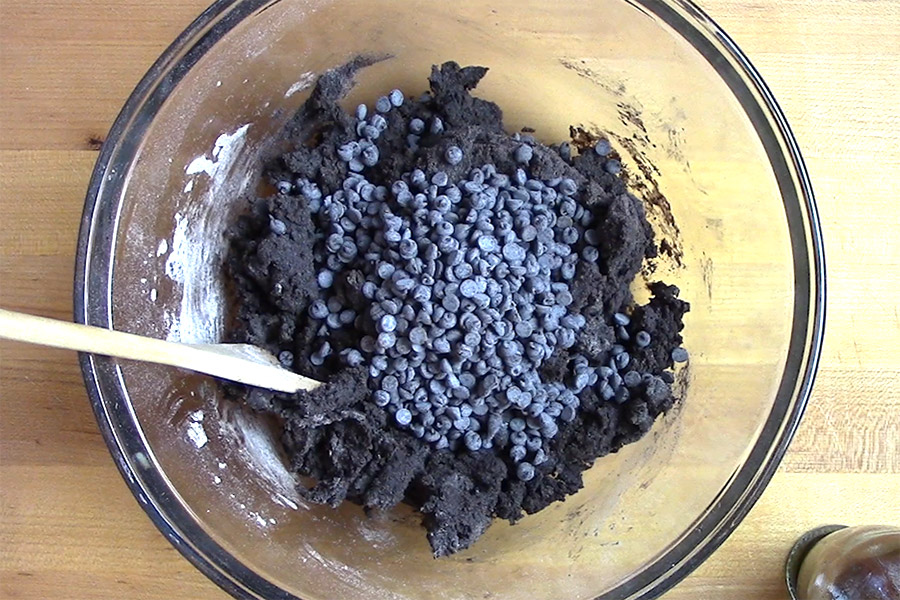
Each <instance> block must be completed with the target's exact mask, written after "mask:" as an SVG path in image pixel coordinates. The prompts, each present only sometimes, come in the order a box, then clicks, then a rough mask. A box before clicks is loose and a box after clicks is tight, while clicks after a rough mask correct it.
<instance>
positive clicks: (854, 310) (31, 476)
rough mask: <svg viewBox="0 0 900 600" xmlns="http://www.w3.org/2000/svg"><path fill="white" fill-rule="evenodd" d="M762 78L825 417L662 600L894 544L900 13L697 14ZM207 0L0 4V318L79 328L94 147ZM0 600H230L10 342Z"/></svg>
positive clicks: (791, 0)
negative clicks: (856, 543)
mask: <svg viewBox="0 0 900 600" xmlns="http://www.w3.org/2000/svg"><path fill="white" fill-rule="evenodd" d="M702 4H703V8H704V9H706V11H707V12H708V13H709V14H710V15H711V16H713V18H715V19H716V20H717V21H718V22H719V23H720V24H721V25H722V26H723V27H724V28H725V30H726V31H728V32H729V33H730V34H731V35H732V36H733V37H734V39H735V40H736V41H737V43H738V44H739V45H740V46H741V47H742V48H743V50H744V51H745V52H746V53H747V54H748V55H749V57H750V59H751V60H752V61H753V62H754V63H755V65H756V66H757V67H758V68H759V70H760V71H761V72H762V74H763V76H764V77H765V78H766V80H767V82H768V83H769V85H770V86H771V88H772V90H773V92H774V93H775V96H776V97H777V98H778V100H779V102H780V103H781V106H782V107H783V108H784V111H785V113H786V114H787V116H788V119H789V121H790V122H791V124H792V126H793V128H794V131H795V133H796V134H797V137H798V139H799V142H800V145H801V148H802V150H803V152H804V155H805V158H806V160H807V164H808V166H809V170H810V172H811V175H812V179H813V183H814V185H815V188H816V192H817V196H818V202H819V209H820V211H821V216H822V221H823V225H824V230H825V240H826V245H827V255H828V294H829V298H828V330H827V337H826V344H825V352H824V355H823V357H822V366H821V369H820V372H819V378H818V381H817V384H816V388H815V392H814V395H813V400H812V402H811V404H810V407H809V409H808V410H807V413H806V417H805V419H804V421H803V424H802V426H801V427H800V431H799V432H798V434H797V437H796V438H795V440H794V442H793V445H792V446H791V449H790V451H789V452H788V454H787V456H786V458H785V460H784V462H783V463H782V466H781V468H780V470H779V471H778V473H777V474H776V475H775V477H774V479H773V480H772V483H771V485H770V486H769V488H768V489H767V491H766V492H765V494H764V495H763V497H762V499H761V500H760V502H759V503H758V504H757V506H756V507H755V508H754V509H753V511H752V512H751V513H750V515H749V516H748V517H747V519H746V520H745V521H744V522H743V524H742V525H741V526H740V527H739V528H738V529H737V531H736V532H735V533H734V534H733V535H732V536H731V537H730V538H729V540H728V541H727V542H726V543H725V544H724V545H723V546H722V547H721V549H719V550H718V551H717V552H716V553H715V554H714V555H713V557H712V558H711V559H709V560H708V561H707V562H706V563H705V564H704V565H703V566H701V567H700V568H699V569H698V570H697V571H696V572H695V573H694V574H693V575H691V576H690V577H688V578H687V579H686V580H685V581H684V582H682V583H681V584H680V585H678V586H677V587H676V588H675V589H674V590H672V591H671V592H670V593H668V594H667V595H666V596H665V598H667V599H679V598H684V599H685V600H687V599H691V600H693V599H695V598H704V599H706V598H710V599H720V598H722V599H736V600H776V599H783V598H786V597H787V596H786V592H785V591H784V589H783V587H782V564H783V560H784V557H785V554H786V553H787V551H788V549H789V547H790V545H791V543H792V541H793V540H794V538H796V537H797V536H798V535H799V534H800V533H802V532H803V531H805V530H806V529H808V528H811V527H813V526H816V525H820V524H823V523H835V522H836V523H847V524H856V523H875V522H886V523H893V524H900V501H898V498H900V350H898V349H900V300H898V293H900V246H898V244H897V239H898V237H900V92H898V89H900V67H898V61H900V33H898V29H900V2H897V1H896V0H868V1H866V2H862V1H859V0H755V1H752V0H705V1H704V2H702ZM205 7H206V3H205V0H179V1H177V2H176V1H174V0H161V1H157V2H149V1H147V0H98V1H95V2H82V1H77V0H19V1H17V2H13V1H12V0H5V1H3V2H0V172H2V174H3V175H2V180H3V183H2V185H0V215H2V217H0V305H2V306H4V307H7V308H11V309H15V310H23V311H30V312H34V313H40V314H43V315H46V316H52V317H57V318H71V290H72V283H71V282H72V270H73V250H74V245H75V238H76V234H77V227H78V223H79V220H80V215H81V208H82V202H83V196H84V191H85V188H86V186H87V183H88V178H89V176H90V172H91V168H92V166H93V163H94V160H95V159H96V156H97V149H98V147H99V145H100V144H101V143H102V141H103V138H104V136H105V135H106V132H107V130H108V128H109V126H110V124H111V123H112V121H113V119H114V118H115V115H116V114H117V112H118V110H119V108H120V107H121V105H122V104H123V102H124V100H125V98H126V97H127V96H128V94H129V93H130V91H131V89H132V88H133V86H134V85H135V84H136V83H137V81H138V80H139V79H140V77H141V76H142V75H143V74H144V72H145V70H146V69H147V67H148V66H149V65H150V64H151V63H152V61H153V60H154V59H155V58H156V57H157V56H158V55H159V54H160V52H161V51H162V50H163V49H164V48H165V46H167V45H168V44H169V42H170V41H171V40H172V39H174V38H175V36H176V35H177V34H178V33H179V32H180V31H181V30H182V29H183V28H184V27H185V26H186V25H187V24H188V23H189V22H190V21H191V20H192V19H193V18H194V17H195V16H196V15H197V14H199V13H200V12H201V11H202V10H203V9H204V8H205ZM0 597H2V598H24V599H34V600H37V599H45V598H60V599H64V598H96V599H115V600H119V599H121V598H143V599H160V600H163V599H165V600H168V599H171V598H196V599H219V600H223V599H224V598H226V597H227V596H226V594H225V593H224V592H222V591H221V590H219V589H218V588H217V587H216V586H214V585H213V584H212V583H210V582H209V581H208V580H207V579H206V578H205V577H204V576H203V575H201V574H200V573H199V572H198V571H196V570H195V569H194V568H193V567H192V566H191V565H190V564H189V563H188V562H187V561H185V560H184V559H182V558H181V556H180V555H179V554H178V552H177V551H176V550H174V549H173V548H172V547H171V546H170V545H169V543H168V542H166V541H165V540H164V539H163V537H162V536H161V535H160V534H159V533H158V532H157V530H156V529H155V528H154V527H153V525H152V524H151V523H150V521H149V520H148V519H147V518H146V517H145V515H144V513H143V511H142V510H141V509H140V508H139V507H138V505H137V503H136V502H135V501H134V499H133V498H132V496H131V494H130V492H129V491H128V489H127V488H126V486H125V484H124V483H123V482H122V480H121V478H120V476H119V474H118V472H117V471H116V469H115V467H114V466H113V462H112V460H111V459H110V456H109V454H108V453H107V451H106V447H105V445H104V443H103V440H102V439H101V437H100V433H99V431H98V429H97V425H96V423H95V421H94V418H93V416H92V414H91V412H90V408H89V405H88V402H87V400H86V397H85V392H84V388H83V385H82V382H81V376H80V374H79V370H78V367H77V364H76V358H75V355H74V354H72V353H68V352H64V351H57V350H49V349H45V348H34V347H29V346H24V345H18V344H12V343H7V342H0Z"/></svg>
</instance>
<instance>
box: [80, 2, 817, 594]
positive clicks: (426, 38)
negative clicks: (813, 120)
mask: <svg viewBox="0 0 900 600" xmlns="http://www.w3.org/2000/svg"><path fill="white" fill-rule="evenodd" d="M647 4H648V5H649V4H651V3H647ZM219 10H221V11H222V12H221V14H219V15H218V16H215V17H214V18H209V19H207V22H206V24H205V26H204V27H203V28H198V29H196V30H195V31H194V33H193V37H192V38H191V39H190V40H188V43H187V44H186V45H185V46H183V47H182V48H181V49H180V50H179V52H178V53H176V54H174V55H172V56H171V57H170V59H171V61H170V64H171V65H174V64H176V63H181V65H182V69H181V70H180V71H179V70H178V69H173V68H169V67H168V66H166V65H163V67H164V71H163V75H164V77H163V79H162V80H161V83H154V85H153V86H150V87H148V88H146V89H145V90H144V92H145V94H144V96H143V97H141V98H137V99H136V100H133V101H134V102H140V104H136V105H135V107H136V110H135V114H137V115H141V114H144V115H153V114H155V116H153V118H152V120H148V119H147V118H143V119H142V118H140V117H139V116H138V117H135V118H132V119H131V120H130V121H128V122H125V123H123V124H122V126H123V127H124V129H123V136H122V139H123V140H128V142H127V143H126V142H123V143H122V144H119V146H118V147H116V148H114V149H113V150H112V154H111V155H110V157H109V158H110V163H109V164H110V165H116V164H118V165H120V171H119V172H116V167H115V166H113V167H111V169H112V170H111V171H109V168H110V167H108V170H107V171H106V172H105V174H107V176H108V179H106V180H104V181H103V182H102V183H101V187H100V189H99V192H98V198H99V200H98V207H100V208H101V209H102V210H99V211H98V212H99V213H102V214H100V216H97V215H96V214H95V216H94V223H93V225H92V229H91V232H92V237H91V240H90V241H89V242H88V244H89V246H90V247H89V250H88V254H89V256H88V258H87V262H88V267H89V268H88V271H89V276H90V281H89V285H88V289H87V290H86V291H85V303H86V305H87V306H88V307H91V306H93V307H95V309H94V310H93V312H91V311H88V312H89V314H93V315H94V317H92V318H94V319H97V320H103V321H106V322H111V323H112V324H113V326H114V327H116V328H118V329H122V330H127V331H132V332H136V333H141V334H145V335H151V336H155V337H161V338H168V339H170V340H181V341H185V342H203V341H217V340H219V339H221V336H222V331H223V324H224V323H225V318H226V315H227V310H228V309H227V303H226V301H225V298H224V294H223V285H222V283H223V282H222V274H221V268H220V265H221V260H222V257H223V255H224V252H225V242H224V239H223V232H224V230H225V228H226V226H227V225H228V223H229V222H230V221H231V220H232V219H233V218H234V217H235V215H237V214H239V213H240V212H241V211H242V210H244V208H245V204H244V202H242V201H241V200H240V198H241V195H242V194H243V193H244V192H252V191H253V190H254V189H255V188H256V185H257V183H258V174H259V171H260V169H261V162H262V161H263V160H264V157H266V156H267V155H268V154H269V153H270V152H271V148H270V147H269V145H268V140H269V139H270V137H271V136H272V135H273V134H274V133H275V132H277V131H278V130H279V129H280V127H281V126H282V125H283V124H284V122H285V120H286V119H287V118H288V117H289V116H290V115H291V113H292V112H293V111H294V110H295V109H296V108H297V107H298V106H299V105H300V104H301V103H302V102H303V101H304V99H305V98H306V97H307V95H308V93H309V90H310V86H311V84H312V83H313V82H314V80H315V77H316V76H317V75H318V74H320V73H322V72H323V71H324V70H325V69H328V68H330V67H334V66H337V65H339V64H342V63H343V62H345V61H347V60H348V59H349V58H351V57H352V56H354V55H356V54H359V53H385V54H390V55H391V56H392V58H391V59H390V60H387V61H385V62H382V63H380V64H378V65H375V66H373V67H371V68H369V69H367V70H365V71H364V72H362V73H361V74H360V75H359V78H358V79H359V84H358V86H357V87H356V88H355V89H354V90H353V92H352V93H351V95H350V97H349V98H348V99H347V106H352V105H355V103H357V102H369V103H371V102H372V101H373V100H374V98H376V97H377V96H378V95H380V94H382V93H384V91H386V90H389V89H392V88H394V87H398V88H400V89H403V90H405V91H406V92H407V93H409V94H414V93H419V92H421V91H424V89H425V86H426V77H427V74H428V73H429V71H430V68H431V65H432V64H435V63H441V62H443V61H446V60H455V61H457V62H459V63H461V64H479V65H485V66H488V67H490V72H489V74H488V76H487V77H486V79H485V80H484V82H483V85H482V86H480V87H479V88H478V90H477V92H476V95H478V96H480V97H483V98H486V99H490V100H492V101H494V102H496V103H498V104H499V105H500V106H501V108H503V110H504V113H505V122H506V125H507V128H508V129H509V130H511V131H512V130H518V129H520V128H521V127H523V126H531V127H534V128H535V129H536V130H537V133H536V136H537V137H538V138H539V139H540V140H542V141H544V142H547V143H552V142H556V141H560V140H563V139H566V138H567V137H568V133H569V126H570V125H575V126H582V127H584V128H585V129H588V130H590V131H594V132H604V133H606V134H607V135H609V136H610V137H611V138H612V139H613V143H614V146H615V147H616V149H617V150H618V151H619V152H621V154H622V155H623V157H624V163H625V166H626V169H627V170H628V172H629V176H630V177H631V180H632V183H633V189H634V191H635V193H636V194H637V195H638V196H640V197H641V198H643V199H644V200H645V204H646V206H647V208H648V212H649V214H650V217H651V221H652V222H653V224H654V227H655V229H656V231H657V235H658V237H659V240H664V241H665V244H666V245H667V246H669V248H670V251H669V252H668V253H664V255H663V256H662V257H661V258H660V259H659V260H657V261H655V262H654V263H653V265H651V266H649V268H648V273H646V274H645V277H647V278H648V279H649V280H655V279H662V280H664V281H667V282H670V283H675V284H677V285H678V286H679V287H680V288H681V290H682V297H683V298H685V299H686V300H688V301H689V302H691V305H692V311H691V313H690V314H689V315H688V317H687V320H686V327H685V332H684V337H685V340H686V341H685V346H686V347H687V348H688V349H689V350H690V352H691V357H692V358H691V361H690V364H689V367H687V369H686V370H685V371H683V372H682V373H681V376H682V380H683V381H684V382H686V383H687V384H688V385H687V390H686V393H685V396H684V401H683V402H682V403H680V404H679V405H678V406H677V407H676V409H674V410H673V411H672V412H671V413H670V414H668V415H667V416H666V417H665V418H662V419H661V420H660V422H658V423H657V424H656V426H655V427H654V429H653V430H652V432H651V433H650V434H649V435H648V436H647V437H645V438H644V439H643V440H641V441H640V442H638V443H636V444H633V445H631V446H628V447H626V448H624V449H623V450H622V451H620V452H619V453H617V454H615V455H612V456H609V457H606V458H603V459H602V460H599V461H597V463H596V465H595V466H594V467H593V468H592V469H591V470H590V471H589V472H587V473H586V474H585V488H584V489H583V490H582V491H581V492H580V493H578V494H577V495H575V496H573V497H571V498H569V499H568V500H567V501H566V502H564V503H558V504H555V505H553V506H551V507H549V508H548V509H546V510H544V511H542V512H541V513H539V514H536V515H532V516H528V517H526V518H524V519H523V520H522V521H521V522H520V523H519V524H517V525H515V526H510V525H509V524H506V523H501V522H497V523H496V524H495V525H493V526H492V527H491V528H490V530H489V531H488V532H487V534H486V535H485V536H484V537H483V538H482V539H481V540H480V541H479V542H478V543H477V544H476V545H475V546H474V547H473V548H471V549H470V550H468V551H465V552H462V553H460V554H458V555H455V556H453V557H450V558H445V559H441V560H434V559H432V558H431V556H430V554H429V550H428V545H427V542H426V540H425V537H424V531H423V530H422V529H421V528H420V526H419V525H418V520H417V518H416V515H415V513H413V512H412V511H411V510H410V509H408V508H402V507H401V508H398V509H396V510H394V511H392V512H390V513H388V514H385V515H381V516H378V517H375V518H367V517H366V516H365V515H364V514H363V512H362V510H361V509H359V508H358V507H356V506H352V505H344V506H342V507H340V508H338V509H336V510H333V509H330V508H327V507H322V506H314V505H309V504H307V503H305V502H304V501H302V500H301V499H300V498H299V497H298V495H297V493H296V491H295V490H294V483H293V479H292V476H291V475H290V474H289V473H288V472H287V470H286V469H285V467H284V460H283V457H282V455H281V452H280V449H279V444H278V441H277V438H276V437H275V436H274V435H273V433H272V431H273V430H272V428H271V424H270V423H268V422H266V421H265V419H263V418H261V417H260V416H258V415H255V414H252V413H250V412H247V411H245V410H243V409H242V408H240V407H238V406H235V405H234V404H232V403H230V402H228V401H226V400H225V399H223V397H222V394H221V392H220V390H219V389H218V387H217V385H216V384H215V383H214V382H212V381H211V380H209V379H207V378H205V377H201V376H196V375H186V374H185V373H182V372H178V371H177V370H172V369H168V368H163V367H155V366H150V365H145V364H136V363H131V362H127V361H116V360H112V359H104V358H99V357H94V358H92V359H91V360H92V361H94V362H93V364H94V366H95V367H96V368H97V369H98V370H100V371H103V372H106V373H111V374H112V375H110V377H109V378H108V383H101V384H100V387H101V388H102V389H101V392H100V393H101V396H103V397H104V398H113V397H116V398H119V399H120V400H121V403H120V404H119V405H117V406H118V407H117V408H116V409H109V411H108V418H110V420H111V421H112V422H113V424H112V429H113V433H112V435H113V436H114V437H116V438H117V439H120V440H121V439H122V438H124V437H133V436H137V438H139V439H138V441H137V442H135V443H134V444H132V443H131V442H129V447H130V448H141V449H142V450H141V451H139V452H131V453H128V452H126V455H125V456H124V458H123V460H124V461H125V464H126V465H127V467H126V468H127V469H130V470H133V471H134V474H135V475H134V477H135V478H136V480H137V481H138V482H140V481H142V480H143V478H144V477H150V476H151V475H152V476H153V477H160V478H161V481H162V484H163V486H164V488H165V490H166V494H165V497H163V498H160V497H157V498H151V501H152V502H155V505H156V506H157V507H158V508H159V510H160V511H161V512H162V513H163V514H170V513H168V512H167V511H168V508H167V506H177V507H178V508H179V510H182V511H185V513H184V514H185V515H187V516H186V517H185V516H182V517H179V518H178V519H176V518H174V517H172V518H171V519H169V521H168V526H170V527H172V529H173V530H175V531H176V534H178V535H182V536H184V537H187V538H189V541H191V540H190V538H191V537H192V535H193V533H192V532H196V533H197V535H198V536H199V537H195V538H193V541H191V543H194V544H195V545H196V546H197V548H196V551H197V552H199V553H200V554H203V555H204V556H207V557H208V559H209V560H210V562H212V563H215V564H218V565H220V566H221V565H222V564H225V563H227V562H229V561H231V560H233V561H235V562H234V563H233V565H232V566H233V567H234V568H233V569H232V570H231V572H230V573H229V574H228V575H227V577H229V578H231V579H234V580H237V583H236V584H235V585H236V586H237V587H238V588H240V589H242V590H244V591H247V592H248V593H252V594H259V595H262V594H271V595H272V596H273V597H282V596H281V595H278V594H282V593H286V594H289V595H293V596H296V597H300V598H304V599H307V600H320V599H325V598H346V599H354V598H359V599H363V598H365V599H369V600H370V599H376V598H379V599H380V598H391V599H395V598H396V599H401V598H402V599H418V598H428V599H443V598H447V599H450V598H459V599H463V598H505V599H512V600H514V599H519V598H522V599H526V598H527V599H540V598H573V599H581V598H594V597H598V596H602V597H604V598H606V597H608V598H625V597H638V596H639V595H640V594H642V593H644V592H646V591H648V590H653V589H657V590H658V589H659V588H658V587H656V586H658V585H659V583H660V581H663V580H665V578H666V577H668V576H669V574H671V573H672V572H673V569H677V568H680V567H681V566H682V564H683V563H684V562H686V561H690V560H691V554H692V552H694V547H695V546H696V545H697V540H706V536H708V535H709V532H704V531H700V532H699V534H698V525H699V524H701V523H703V522H707V520H708V519H709V518H710V517H711V515H718V516H716V517H715V518H716V519H718V521H716V522H714V523H713V525H714V526H715V527H719V526H720V525H721V521H722V520H723V519H724V517H723V515H725V514H726V513H727V511H728V510H729V509H730V508H732V505H734V503H735V502H736V500H737V499H739V498H741V497H742V496H743V495H744V494H745V493H746V489H747V487H748V486H749V485H750V483H752V481H751V480H752V479H753V477H755V473H756V469H757V468H758V467H759V465H760V464H761V462H762V461H763V460H764V459H766V458H767V457H769V456H770V455H771V452H772V448H771V446H772V444H773V440H775V438H776V436H777V434H778V431H779V428H780V427H782V425H783V421H784V419H785V415H787V414H788V413H789V412H790V411H791V410H792V408H793V406H794V405H793V404H792V402H793V400H792V399H791V398H790V396H791V394H790V392H791V391H793V389H794V387H793V383H791V384H790V385H789V386H788V388H789V389H788V390H787V396H785V389H782V390H781V396H780V398H781V399H780V400H777V399H776V398H777V397H779V395H778V392H779V388H780V387H782V383H783V382H782V379H783V375H784V373H785V365H786V361H788V358H789V355H790V354H791V353H792V352H800V353H802V352H803V348H799V349H798V348H796V344H797V333H796V331H795V329H796V327H797V324H796V322H795V321H796V319H795V316H794V315H795V313H798V314H800V315H801V316H802V317H803V318H804V319H805V318H806V315H807V313H808V311H809V301H810V299H809V289H808V285H807V287H802V286H800V284H798V283H797V280H803V278H804V277H806V278H807V279H808V278H809V274H808V273H807V272H801V273H798V272H795V271H796V264H797V263H796V262H795V261H796V245H797V236H798V234H797V232H796V231H795V230H794V229H795V227H794V226H791V227H789V222H788V218H786V208H785V206H786V202H789V201H792V202H794V203H797V199H796V198H794V199H793V200H790V199H786V198H785V196H784V189H785V186H784V182H783V181H780V180H779V175H778V173H777V169H776V168H775V167H773V156H774V155H775V154H776V153H777V152H780V151H781V150H782V149H781V148H780V147H776V146H773V144H774V143H773V142H772V141H771V140H767V139H766V138H765V136H764V135H761V126H760V123H761V121H760V117H759V115H754V114H752V112H749V111H748V109H747V107H748V106H749V105H750V104H752V103H753V102H754V101H755V100H754V99H753V98H750V97H749V96H746V97H742V98H739V97H738V96H736V95H735V93H734V91H733V90H732V88H731V87H730V86H729V83H726V81H724V80H723V78H722V75H721V73H722V71H723V69H725V68H727V66H728V65H727V64H725V62H727V61H726V59H724V58H723V59H722V60H723V61H725V62H723V64H716V62H715V61H712V62H711V61H710V60H709V57H708V56H704V55H703V54H702V53H701V52H698V50H697V49H696V47H695V46H694V45H692V43H691V42H690V41H689V40H688V39H686V37H685V33H684V31H678V30H677V28H676V27H674V26H673V24H672V22H671V21H670V22H666V21H667V20H666V19H663V18H660V16H659V15H658V14H655V13H654V11H653V10H650V9H648V8H647V6H646V5H641V4H633V3H630V2H625V1H622V0H605V1H599V0H598V1H593V2H579V3H574V2H560V3H547V2H541V1H536V0H516V1H515V2H506V1H503V2H490V3H488V2H478V1H471V0H462V1H459V2H454V3H436V2H430V1H427V0H407V1H404V2H399V1H393V0H373V1H369V2H365V3H359V2H348V1H337V0H334V1H307V0H281V1H276V2H271V3H268V4H260V3H259V2H256V3H251V4H248V3H246V2H245V3H235V4H233V5H230V6H228V7H225V8H223V5H219ZM673 14H674V13H673ZM203 36H206V37H203ZM698 37H699V35H698ZM211 42H214V43H212V44H211ZM184 65H187V66H189V67H190V68H189V69H188V70H186V72H185V70H184ZM792 230H793V231H792ZM799 235H800V236H801V237H800V239H801V240H802V235H803V233H802V232H801V233H800V234H799ZM803 268H806V265H803ZM651 269H654V270H653V272H652V273H650V272H649V271H650V270H651ZM795 279H796V280H795ZM642 284H643V282H638V285H637V286H636V292H637V294H638V295H639V296H640V295H641V294H643V285H642ZM97 307H100V308H97ZM98 311H99V312H98ZM804 327H805V323H804ZM792 335H793V337H792ZM801 337H802V338H803V339H801V342H802V341H805V336H801ZM792 339H793V346H792ZM122 421H128V422H129V423H130V424H131V425H132V426H133V427H134V430H133V431H131V433H127V432H126V431H125V430H124V429H123V430H119V429H117V427H118V425H117V423H119V422H122ZM772 427H774V430H773V429H772ZM751 455H752V456H751ZM749 463H753V464H750V466H749V467H748V464H749ZM748 469H749V471H748ZM748 472H749V473H750V475H751V476H748V475H747V474H746V473H748ZM748 477H749V479H748ZM723 503H725V504H726V505H728V506H724V508H723ZM185 521H187V522H189V523H190V527H188V526H186V525H185V524H184V523H185ZM698 535H699V536H700V537H697V536H698ZM200 538H202V539H203V540H205V541H203V542H198V541H197V540H198V539H200ZM686 545H687V546H689V547H687V546H686ZM220 556H224V557H227V560H226V559H221V558H220ZM235 565H236V566H235ZM244 567H246V569H247V571H248V572H255V575H254V576H252V577H251V576H247V577H245V576H244V575H243V573H244V571H243V569H244ZM221 568H223V569H225V570H228V568H227V567H221ZM269 586H275V587H269ZM276 588H277V589H276ZM267 590H268V591H267ZM278 590H281V591H278ZM284 597H290V596H284Z"/></svg>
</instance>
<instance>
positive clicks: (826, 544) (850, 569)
mask: <svg viewBox="0 0 900 600" xmlns="http://www.w3.org/2000/svg"><path fill="white" fill-rule="evenodd" d="M802 560H803V562H802V564H801V566H800V569H799V573H798V574H797V579H796V584H795V587H794V588H793V589H792V592H794V594H795V597H796V600H900V528H896V527H890V526H884V525H867V526H861V527H847V528H843V529H839V530H838V531H834V532H833V533H829V534H827V535H825V536H824V537H823V538H821V539H820V540H819V541H818V542H816V543H815V544H814V545H813V546H812V548H811V549H810V550H809V551H808V553H807V554H806V556H805V557H804V558H803V559H802Z"/></svg>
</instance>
